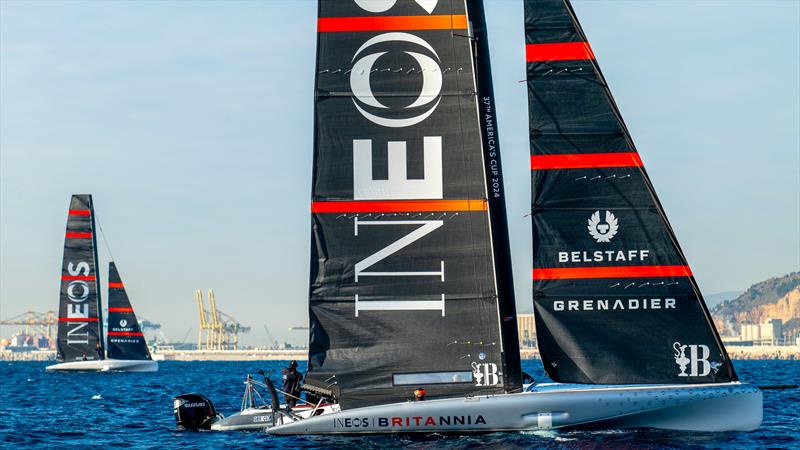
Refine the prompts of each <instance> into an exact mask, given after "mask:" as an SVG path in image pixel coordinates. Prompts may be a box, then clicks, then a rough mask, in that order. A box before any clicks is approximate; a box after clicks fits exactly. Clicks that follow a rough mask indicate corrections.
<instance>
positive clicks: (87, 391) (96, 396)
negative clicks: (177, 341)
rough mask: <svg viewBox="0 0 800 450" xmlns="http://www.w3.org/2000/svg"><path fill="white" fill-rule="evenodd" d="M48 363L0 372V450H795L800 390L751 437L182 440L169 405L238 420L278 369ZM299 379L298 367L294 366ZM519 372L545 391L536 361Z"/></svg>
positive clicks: (626, 433)
mask: <svg viewBox="0 0 800 450" xmlns="http://www.w3.org/2000/svg"><path fill="white" fill-rule="evenodd" d="M48 364H50V363H41V362H2V363H0V412H2V419H1V420H0V447H2V448H37V447H51V448H52V447H66V446H69V447H73V446H74V447H78V446H79V447H82V448H109V447H130V448H176V447H185V448H203V449H206V448H215V449H224V448H247V449H253V448H265V447H290V448H291V447H294V448H297V447H327V448H340V447H349V446H358V447H360V448H361V449H367V448H395V447H406V446H408V447H412V448H486V447H488V448H594V447H598V446H600V447H615V448H616V447H628V448H631V447H633V448H642V447H645V448H681V449H684V448H756V447H759V448H766V447H771V448H800V390H797V389H794V390H786V391H765V392H764V423H763V425H762V426H761V428H759V429H758V430H756V431H752V432H729V433H690V432H675V431H658V430H635V431H632V430H613V429H612V430H602V431H547V432H518V433H491V434H482V435H465V436H453V435H439V434H429V435H386V436H360V437H336V436H285V437H278V436H270V435H268V434H266V433H265V432H261V431H253V432H244V431H238V432H217V431H201V432H191V431H181V430H178V428H177V427H176V426H175V420H174V417H173V415H172V397H173V396H175V395H178V394H183V393H189V392H199V393H202V394H204V395H206V396H207V397H208V398H209V399H211V401H212V402H214V405H215V406H216V408H217V411H218V412H221V413H223V414H226V415H227V414H231V413H233V412H236V411H238V410H239V407H240V405H241V399H242V394H243V392H244V384H243V382H244V378H245V375H246V374H248V373H252V374H255V373H256V372H257V371H258V370H259V369H263V370H264V371H265V372H269V371H270V370H272V371H273V377H272V378H273V380H274V381H278V378H279V373H280V368H281V367H284V366H286V362H281V361H255V362H253V361H248V362H214V361H204V362H199V361H198V362H177V361H167V362H161V363H159V371H158V372H156V373H47V372H45V367H46V366H47V365H48ZM300 365H301V367H300V369H301V370H303V371H304V370H305V365H304V363H301V364H300ZM735 366H736V369H737V372H738V374H739V378H740V379H742V380H744V381H749V382H752V383H755V384H758V385H774V384H789V383H793V384H800V361H737V362H736V363H735ZM523 369H524V370H525V371H526V372H528V373H530V374H531V375H533V376H534V378H536V379H537V380H541V381H547V380H546V377H545V375H544V374H543V371H542V368H541V363H540V362H539V361H533V360H531V361H523Z"/></svg>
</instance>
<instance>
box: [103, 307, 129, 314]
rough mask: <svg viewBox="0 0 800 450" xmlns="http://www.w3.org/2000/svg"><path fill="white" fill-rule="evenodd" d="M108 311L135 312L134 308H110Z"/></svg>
mask: <svg viewBox="0 0 800 450" xmlns="http://www.w3.org/2000/svg"><path fill="white" fill-rule="evenodd" d="M108 312H110V313H112V312H129V313H132V312H133V308H108Z"/></svg>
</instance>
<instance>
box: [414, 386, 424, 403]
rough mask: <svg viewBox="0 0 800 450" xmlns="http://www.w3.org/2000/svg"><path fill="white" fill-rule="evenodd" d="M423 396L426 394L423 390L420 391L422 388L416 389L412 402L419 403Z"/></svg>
mask: <svg viewBox="0 0 800 450" xmlns="http://www.w3.org/2000/svg"><path fill="white" fill-rule="evenodd" d="M425 394H427V392H425V389H422V388H418V389H416V390H415V391H414V401H415V402H421V401H423V400H425Z"/></svg>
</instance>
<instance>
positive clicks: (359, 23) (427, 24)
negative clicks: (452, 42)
mask: <svg viewBox="0 0 800 450" xmlns="http://www.w3.org/2000/svg"><path fill="white" fill-rule="evenodd" d="M465 29H467V16H465V15H463V14H457V15H450V14H445V15H434V16H383V17H320V18H319V19H317V32H319V33H331V32H341V31H407V30H465Z"/></svg>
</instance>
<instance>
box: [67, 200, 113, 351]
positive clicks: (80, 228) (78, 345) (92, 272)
mask: <svg viewBox="0 0 800 450" xmlns="http://www.w3.org/2000/svg"><path fill="white" fill-rule="evenodd" d="M94 229H95V219H94V206H93V205H92V196H91V195H73V196H72V199H71V200H70V204H69V211H68V215H67V231H66V235H65V240H64V258H63V261H62V265H61V292H60V295H59V307H58V338H57V342H56V350H57V356H56V359H57V360H58V361H59V362H70V361H80V360H83V359H87V360H96V359H103V357H104V354H105V352H104V346H103V338H102V328H101V324H102V323H103V319H102V315H101V308H100V291H99V279H98V273H97V241H96V236H95V232H94ZM98 346H99V347H98Z"/></svg>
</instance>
